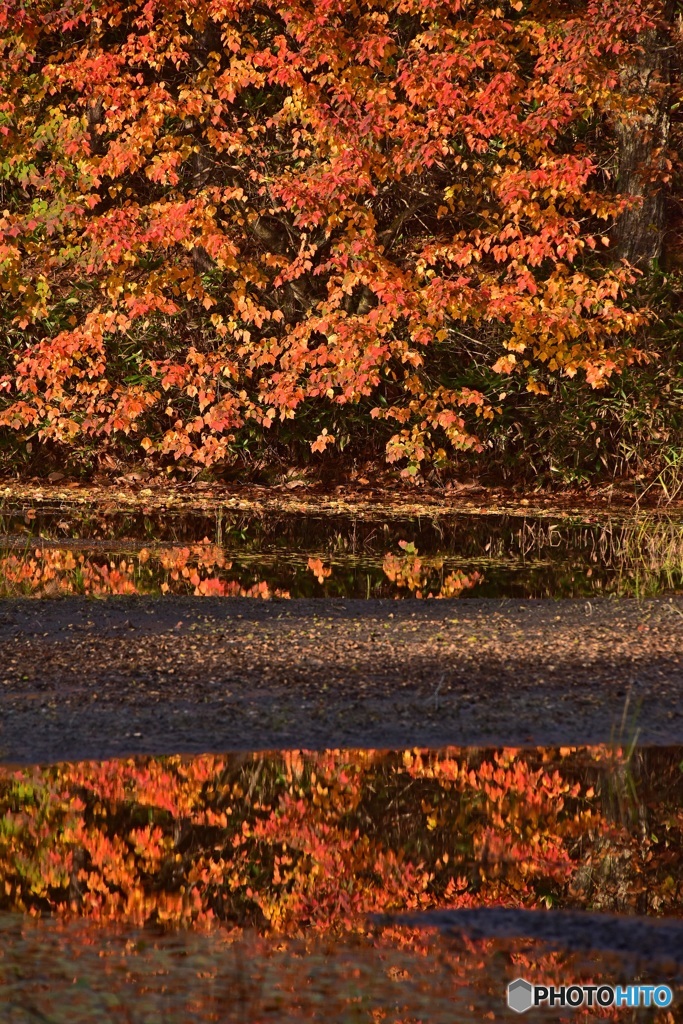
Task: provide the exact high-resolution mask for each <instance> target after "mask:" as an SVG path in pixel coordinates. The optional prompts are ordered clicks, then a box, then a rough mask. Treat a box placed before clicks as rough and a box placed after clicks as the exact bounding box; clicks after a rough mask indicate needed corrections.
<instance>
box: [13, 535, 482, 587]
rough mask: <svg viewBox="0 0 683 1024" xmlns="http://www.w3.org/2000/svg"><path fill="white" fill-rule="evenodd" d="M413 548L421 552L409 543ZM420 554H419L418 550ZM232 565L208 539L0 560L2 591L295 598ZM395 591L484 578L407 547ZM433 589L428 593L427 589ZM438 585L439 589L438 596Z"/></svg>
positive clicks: (397, 567) (316, 569)
mask: <svg viewBox="0 0 683 1024" xmlns="http://www.w3.org/2000/svg"><path fill="white" fill-rule="evenodd" d="M410 548H411V551H412V552H415V549H414V548H413V547H412V545H411V546H410ZM415 554H416V552H415ZM232 568H233V566H232V562H230V561H228V560H227V559H226V556H225V551H224V550H223V548H221V547H219V546H218V545H216V544H211V542H210V541H208V540H206V541H203V542H202V543H201V544H192V545H191V546H182V547H181V546H176V547H169V548H162V549H161V550H159V551H155V552H151V551H149V550H148V549H147V548H142V550H140V551H138V552H137V553H135V554H131V555H127V556H125V557H121V556H117V558H116V560H114V559H111V560H110V561H108V562H107V561H97V560H96V559H95V558H92V557H89V556H88V555H85V554H83V553H79V552H73V551H70V550H68V549H66V550H60V549H52V548H35V550H34V551H33V552H31V553H29V554H28V555H24V556H18V555H5V556H4V557H2V558H0V594H3V593H4V594H6V595H8V596H15V595H17V594H30V595H31V596H33V597H47V596H51V595H56V594H98V595H105V594H146V593H154V592H158V591H159V590H161V592H162V593H163V594H168V593H176V594H183V593H191V594H193V595H194V596H195V597H258V598H264V599H266V600H268V599H269V598H271V597H283V598H287V597H289V596H290V595H289V591H287V590H282V589H280V588H278V587H276V588H273V589H272V590H271V588H270V586H269V584H268V583H267V581H265V580H257V581H256V582H254V583H250V584H247V585H243V584H242V583H241V582H240V581H239V580H237V579H229V578H226V575H225V574H226V573H228V572H229V571H230V570H231V569H232ZM308 568H309V569H310V570H311V572H312V573H313V574H314V575H315V577H316V578H317V580H318V582H319V583H324V582H325V580H326V579H328V578H329V577H330V576H331V575H332V568H331V567H329V566H325V565H323V562H322V559H320V558H309V559H308ZM382 568H383V570H384V573H385V575H386V577H387V579H388V580H389V581H390V582H391V583H393V584H394V585H395V587H396V589H397V592H398V593H399V594H400V593H401V592H405V591H406V589H407V590H408V591H409V592H410V593H414V594H415V596H416V597H423V596H426V597H458V596H459V595H460V594H461V593H462V592H463V591H464V590H466V589H468V588H470V587H474V586H475V585H476V584H477V583H479V582H480V581H481V578H482V577H481V576H480V574H479V573H477V572H473V573H470V575H466V574H465V573H464V572H461V571H460V570H458V569H456V570H454V571H452V572H450V573H448V574H447V575H446V576H444V574H443V572H442V569H443V559H442V558H425V559H419V558H417V557H413V556H412V554H411V553H410V552H409V553H408V555H407V556H406V557H404V558H400V559H399V558H396V557H395V556H394V555H391V554H388V555H387V556H386V557H385V559H384V563H383V566H382ZM427 590H428V593H423V592H425V591H427ZM432 590H433V591H434V593H432Z"/></svg>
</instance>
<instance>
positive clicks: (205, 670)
mask: <svg viewBox="0 0 683 1024" xmlns="http://www.w3.org/2000/svg"><path fill="white" fill-rule="evenodd" d="M682 651H683V599H677V598H674V599H667V600H664V599H653V600H647V601H642V602H637V601H635V600H597V601H592V602H587V601H570V600H567V601H550V600H548V601H546V600H538V601H534V600H531V601H494V600H475V599H473V600H468V601H448V600H445V601H430V602H418V601H391V600H386V601H385V600H382V601H373V600H369V601H360V600H300V601H295V602H292V601H277V600H275V601H270V602H261V601H257V600H250V599H239V598H234V599H233V598H228V599H211V598H204V599H196V598H175V597H166V598H162V599H157V598H112V599H109V600H107V601H98V600H92V599H87V598H66V599H63V600H55V601H43V602H38V601H31V600H28V599H26V600H12V601H9V600H6V601H3V602H0V756H1V757H2V759H3V760H4V761H5V762H9V763H30V762H46V761H57V760H75V759H82V758H96V759H99V758H109V757H119V756H125V755H132V754H138V753H140V754H142V753H150V754H164V753H200V752H211V751H234V750H262V749H274V748H288V747H289V748H307V749H323V748H329V747H378V748H389V747H391V748H400V747H410V746H434V747H435V746H446V745H451V744H452V745H458V746H464V745H474V746H491V745H497V744H506V745H512V746H532V745H533V746H536V745H553V744H563V745H580V744H593V743H603V742H610V741H611V740H614V739H619V738H621V739H622V741H624V742H631V741H632V740H633V739H634V738H636V735H637V739H638V742H639V743H649V744H678V743H683V658H682V655H681V652H682Z"/></svg>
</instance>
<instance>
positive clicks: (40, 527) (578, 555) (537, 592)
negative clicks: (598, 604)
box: [0, 507, 683, 598]
mask: <svg viewBox="0 0 683 1024" xmlns="http://www.w3.org/2000/svg"><path fill="white" fill-rule="evenodd" d="M681 592H683V524H681V523H680V522H678V521H676V520H673V519H669V518H667V517H665V516H662V515H659V516H655V515H651V516H643V517H641V518H639V519H634V520H632V521H630V522H623V521H619V522H616V521H615V522H610V521H604V520H601V521H597V519H595V518H593V519H591V517H590V516H589V515H586V517H585V518H584V519H581V518H576V519H575V520H568V519H566V518H563V519H557V520H555V521H554V520H552V519H548V518H542V519H541V518H536V519H535V518H533V517H529V518H521V517H519V516H512V515H499V516H494V515H488V516H476V515H467V514H462V515H457V516H442V517H438V516H435V517H429V518H423V519H405V520H392V521H391V522H382V521H381V520H378V521H368V520H367V519H362V520H361V519H350V518H348V517H340V516H326V517H322V516H321V517H317V518H316V517H310V516H309V517H302V516H294V515H284V514H270V515H268V516H265V517H262V518H254V517H251V516H249V515H246V514H244V513H239V512H224V511H219V512H216V513H215V514H214V515H204V514H199V513H197V514H193V515H162V514H159V513H153V512H151V511H150V512H149V514H145V513H144V512H143V511H138V512H137V513H133V512H131V513H124V512H116V513H111V514H109V513H106V512H102V511H100V512H98V511H97V510H92V511H91V512H89V513H87V514H83V515H80V516H75V515H73V514H71V513H65V512H64V511H60V510H53V511H51V512H50V511H49V510H47V511H46V510H45V509H39V510H38V511H36V510H35V509H33V508H30V507H28V508H24V509H21V510H15V511H14V512H12V513H11V514H10V513H6V514H5V515H3V516H2V517H0V596H5V597H15V596H35V597H50V596H59V595H60V594H73V593H76V594H79V593H81V594H93V595H99V596H106V595H113V594H134V593H139V594H165V593H172V594H195V595H197V596H200V595H209V594H210V595H213V596H251V597H265V598H268V597H272V596H279V597H292V598H299V597H345V598H351V597H356V598H371V597H372V598H381V597H410V596H414V597H430V596H431V597H458V596H463V597H467V596H476V597H511V598H544V597H556V598H568V597H583V598H586V597H587V598H590V597H591V596H599V595H616V596H657V595H669V594H675V593H681Z"/></svg>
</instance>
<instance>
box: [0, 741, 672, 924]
mask: <svg viewBox="0 0 683 1024" xmlns="http://www.w3.org/2000/svg"><path fill="white" fill-rule="evenodd" d="M682 796H683V773H682V772H681V752H680V750H678V749H664V748H641V749H639V750H637V751H635V752H634V753H633V754H632V756H631V757H630V759H629V760H627V755H626V754H625V753H624V752H623V751H621V750H619V749H613V748H607V747H593V748H583V749H582V748H559V749H557V748H551V749H538V750H531V751H530V750H518V749H502V750H481V751H477V750H471V749H470V750H467V749H465V750H457V749H450V750H447V751H444V752H442V753H434V752H424V751H422V752H421V751H419V750H414V751H410V750H406V751H402V752H381V751H356V752H353V751H351V752H350V751H328V752H325V753H316V754H313V753H304V752H299V751H286V752H283V753H279V754H273V755H261V754H257V755H231V756H223V757H219V756H215V755H206V756H201V757H195V758H189V759H188V758H182V757H162V758H149V757H143V758H138V759H130V760H117V761H105V762H81V763H74V764H68V763H62V764H57V765H51V766H48V767H34V768H23V769H21V770H12V769H10V768H3V769H1V770H0V814H1V817H0V877H2V879H3V888H2V891H0V909H4V910H14V909H20V910H22V911H28V912H30V913H43V912H49V913H53V914H58V915H60V916H66V917H69V916H77V917H88V918H93V919H95V920H109V921H116V922H124V921H125V922H129V923H132V924H136V925H146V924H161V925H169V926H173V927H176V926H188V927H200V928H208V927H211V926H213V925H214V924H216V923H220V924H222V925H223V926H225V927H228V928H233V929H235V928H237V929H242V928H245V927H255V928H256V929H258V930H259V931H260V932H262V933H264V934H266V933H268V934H269V933H277V934H288V935H303V934H309V933H310V932H311V931H316V932H320V933H321V934H331V933H334V934H336V933H341V932H348V931H353V930H354V929H356V928H357V927H358V926H359V922H361V921H363V920H364V919H365V917H366V915H367V914H369V913H373V912H381V911H385V910H390V909H426V908H429V907H441V908H443V907H452V908H457V907H468V906H475V905H477V906H478V905H482V904H486V905H489V904H500V903H504V904H506V905H510V906H546V907H553V906H560V905H561V906H574V907H582V906H590V907H591V908H592V909H602V910H608V909H609V910H619V911H626V912H629V911H630V912H637V913H641V914H674V915H677V914H678V913H679V911H680V907H681V895H682V891H683V877H682V876H681V871H680V863H681V852H682V842H683V811H682V810H681V807H682V806H683V801H682V800H681V797H682Z"/></svg>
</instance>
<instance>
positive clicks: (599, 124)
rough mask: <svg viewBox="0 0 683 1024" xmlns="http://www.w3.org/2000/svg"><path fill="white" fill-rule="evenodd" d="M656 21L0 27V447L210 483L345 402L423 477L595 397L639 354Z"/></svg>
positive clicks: (396, 10) (390, 454)
mask: <svg viewBox="0 0 683 1024" xmlns="http://www.w3.org/2000/svg"><path fill="white" fill-rule="evenodd" d="M672 18H673V12H672V10H671V9H670V6H669V5H668V3H662V2H661V0H610V2H605V0H582V2H575V0H560V2H556V3H552V4H550V3H547V2H546V0H512V2H510V0H502V2H498V0H495V2H494V0H372V2H368V3H363V4H357V3H354V2H352V3H349V2H348V0H308V2H305V0H261V2H252V0H240V2H239V3H238V2H237V0H198V2H195V0H193V2H189V0H164V2H163V3H160V2H158V0H146V2H143V0H131V2H125V0H79V2H76V0H67V2H60V0H41V2H38V3H34V4H31V5H25V4H23V3H21V2H19V0H3V2H2V3H0V181H1V188H2V204H1V212H0V284H1V287H2V305H1V307H0V316H1V317H2V327H3V335H2V341H1V342H0V395H2V398H1V400H0V427H2V428H4V430H5V431H8V432H10V433H12V432H15V433H16V435H17V436H18V437H19V438H20V439H22V442H30V441H31V440H32V439H38V440H40V441H50V442H52V443H55V444H57V445H59V446H63V447H64V449H65V450H67V451H70V452H73V453H78V452H85V451H87V450H89V449H90V448H92V446H93V445H94V444H95V443H96V444H97V445H98V446H99V447H100V448H106V447H107V446H116V445H120V444H122V443H126V444H128V445H129V446H130V445H133V446H134V447H135V448H136V449H137V450H138V451H139V452H140V453H142V452H143V451H144V452H146V453H148V455H149V456H153V457H156V458H158V459H164V458H171V459H175V460H184V461H189V462H190V463H195V464H198V465H200V466H201V465H204V466H210V465H213V464H217V463H218V464H221V463H229V462H230V461H231V460H232V459H234V458H235V453H236V451H237V450H238V448H239V446H240V444H243V443H244V442H245V438H251V439H252V440H253V439H254V438H256V441H257V443H258V439H259V438H261V437H265V436H267V432H268V431H269V430H272V429H273V425H274V424H278V423H285V422H286V421H289V420H295V419H296V421H297V423H300V428H299V429H300V430H301V431H302V434H303V435H304V436H307V437H308V441H309V443H310V445H311V448H312V449H313V450H314V451H325V450H326V449H328V448H329V447H334V446H335V445H336V444H341V443H343V438H342V437H341V436H340V429H341V428H340V427H339V418H340V415H341V413H342V411H343V409H342V407H345V406H353V405H355V406H358V407H359V409H360V410H362V412H363V415H365V416H366V417H367V418H368V420H370V419H373V420H374V421H376V424H377V426H378V428H380V427H381V428H382V429H386V431H387V434H386V436H387V438H388V443H387V459H388V460H389V461H390V462H399V463H401V465H403V466H404V467H405V469H404V472H406V473H410V474H414V473H416V472H417V470H418V468H419V466H420V465H421V464H422V463H423V462H424V461H425V460H433V461H435V462H436V463H437V464H440V463H443V462H446V461H447V460H448V459H449V458H451V457H452V454H453V452H454V451H456V450H470V451H475V452H476V451H483V446H484V433H483V431H482V425H483V424H485V423H486V422H487V421H489V420H491V419H493V418H494V417H496V415H497V414H498V413H499V412H500V410H501V409H502V403H504V401H505V392H506V389H507V387H508V385H507V384H506V381H507V380H508V379H509V378H510V377H513V378H514V379H515V380H516V381H518V382H519V383H521V386H522V387H524V388H526V389H527V390H528V391H529V392H531V393H538V394H541V395H542V394H544V393H547V391H548V387H549V386H550V385H551V384H552V382H553V381H554V380H556V379H557V378H558V377H560V376H570V377H571V376H574V375H577V374H580V375H582V376H583V377H584V378H585V380H586V383H587V386H589V387H592V388H595V389H598V388H602V387H604V386H605V385H606V384H607V382H608V381H609V379H610V377H611V376H612V375H614V374H615V373H618V372H619V371H620V370H621V369H622V368H623V367H624V366H626V365H627V364H629V363H632V362H633V361H634V360H639V359H642V358H646V353H645V352H644V351H643V350H644V349H646V348H647V345H645V343H644V342H643V341H642V340H639V338H642V332H643V329H644V328H645V327H646V326H647V324H648V323H649V322H650V319H651V313H650V311H649V310H648V309H647V308H646V307H645V306H644V305H643V303H642V302H640V303H639V302H637V301H636V300H635V298H634V295H633V286H634V284H635V282H636V280H637V270H636V269H634V267H633V266H631V264H638V263H640V262H642V261H643V260H645V261H647V260H651V259H652V258H653V257H654V256H656V255H657V253H658V252H659V246H660V241H659V239H660V237H661V224H662V216H663V214H662V209H663V207H662V201H663V200H662V195H663V193H662V192H661V191H658V190H655V192H654V193H652V192H651V189H650V186H651V183H652V180H653V179H656V182H657V183H658V184H657V189H659V187H660V185H663V184H665V183H666V182H665V179H666V177H667V175H668V173H669V168H670V163H671V159H672V157H671V156H670V155H668V153H667V146H668V145H669V141H670V140H669V135H668V125H669V113H668V111H669V107H670V102H671V66H672V65H671V59H670V50H669V42H668V40H669V38H670V30H671V26H672ZM642 128H645V129H646V130H645V131H641V129H642ZM644 167H647V168H648V170H647V173H646V174H644V173H643V172H642V169H643V168H644ZM648 176H649V177H648ZM643 197H644V198H643Z"/></svg>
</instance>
